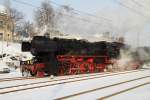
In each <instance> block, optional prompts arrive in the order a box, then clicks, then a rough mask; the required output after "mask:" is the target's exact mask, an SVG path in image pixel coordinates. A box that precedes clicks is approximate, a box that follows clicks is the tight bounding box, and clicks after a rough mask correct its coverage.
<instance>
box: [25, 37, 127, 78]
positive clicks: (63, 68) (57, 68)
mask: <svg viewBox="0 0 150 100" xmlns="http://www.w3.org/2000/svg"><path fill="white" fill-rule="evenodd" d="M123 47H124V44H123V43H119V42H106V41H99V42H88V41H85V40H76V39H60V38H53V39H50V38H48V37H45V36H35V37H33V39H32V40H31V42H22V51H23V52H26V51H30V52H31V53H32V54H33V55H34V56H35V57H34V58H33V59H32V66H31V67H30V68H29V70H30V73H31V75H38V76H44V75H45V74H47V75H73V74H83V73H94V72H103V71H104V70H105V69H107V65H110V64H113V62H112V60H111V59H118V58H119V57H120V49H121V48H123Z"/></svg>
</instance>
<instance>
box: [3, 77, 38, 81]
mask: <svg viewBox="0 0 150 100" xmlns="http://www.w3.org/2000/svg"><path fill="white" fill-rule="evenodd" d="M26 79H36V77H13V78H1V79H0V82H5V81H15V80H26Z"/></svg>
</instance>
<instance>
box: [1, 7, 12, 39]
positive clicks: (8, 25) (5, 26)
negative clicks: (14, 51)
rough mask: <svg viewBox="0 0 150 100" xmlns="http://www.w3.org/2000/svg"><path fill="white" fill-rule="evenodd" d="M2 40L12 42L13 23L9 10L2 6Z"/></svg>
mask: <svg viewBox="0 0 150 100" xmlns="http://www.w3.org/2000/svg"><path fill="white" fill-rule="evenodd" d="M0 40H5V41H11V40H12V21H11V18H10V17H9V16H8V13H7V9H6V8H5V7H4V6H1V5H0Z"/></svg>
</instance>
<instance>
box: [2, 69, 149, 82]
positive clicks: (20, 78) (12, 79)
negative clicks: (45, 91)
mask: <svg viewBox="0 0 150 100" xmlns="http://www.w3.org/2000/svg"><path fill="white" fill-rule="evenodd" d="M140 70H148V69H140ZM133 71H137V70H133ZM108 73H112V72H105V73H97V74H91V76H95V75H103V74H108ZM113 73H115V72H113ZM83 76H84V75H83ZM86 76H87V75H85V77H86ZM28 79H39V78H37V77H13V78H1V79H0V82H5V81H17V80H28Z"/></svg>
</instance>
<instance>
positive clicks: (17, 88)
mask: <svg viewBox="0 0 150 100" xmlns="http://www.w3.org/2000/svg"><path fill="white" fill-rule="evenodd" d="M140 71H144V70H134V71H127V72H118V73H112V74H106V75H104V76H102V75H95V76H94V77H93V76H92V77H91V76H85V77H79V76H78V77H73V78H68V79H58V80H50V81H44V82H37V83H31V84H22V85H16V86H10V87H4V88H1V89H0V94H6V93H12V92H17V91H24V90H30V89H36V88H42V87H47V86H54V85H60V84H66V83H73V82H78V81H84V80H90V79H96V78H102V77H108V76H115V75H121V74H128V73H134V72H140ZM66 80H68V81H66ZM52 82H56V83H52Z"/></svg>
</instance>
